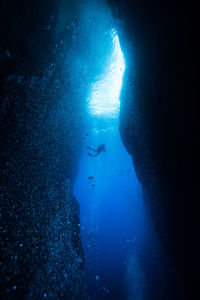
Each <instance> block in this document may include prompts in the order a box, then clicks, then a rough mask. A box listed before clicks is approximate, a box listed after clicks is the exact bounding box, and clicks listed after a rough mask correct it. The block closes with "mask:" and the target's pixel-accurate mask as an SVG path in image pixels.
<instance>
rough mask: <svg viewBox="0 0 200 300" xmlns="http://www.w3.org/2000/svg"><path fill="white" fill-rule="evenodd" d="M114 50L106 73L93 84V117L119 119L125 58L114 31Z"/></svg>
mask: <svg viewBox="0 0 200 300" xmlns="http://www.w3.org/2000/svg"><path fill="white" fill-rule="evenodd" d="M112 35H113V38H112V39H113V50H112V54H111V57H110V61H109V66H108V67H107V68H106V70H107V71H106V72H105V73H104V74H103V75H102V76H101V79H100V80H98V81H96V82H95V83H93V85H92V90H91V94H90V97H89V110H90V113H91V114H92V115H99V116H104V117H112V118H113V117H117V116H118V112H119V108H120V100H119V96H120V91H121V87H122V79H123V74H124V70H125V61H124V56H123V53H122V50H121V47H120V43H119V38H118V35H117V34H116V32H114V31H113V33H112Z"/></svg>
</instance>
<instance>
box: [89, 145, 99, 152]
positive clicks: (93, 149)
mask: <svg viewBox="0 0 200 300" xmlns="http://www.w3.org/2000/svg"><path fill="white" fill-rule="evenodd" d="M87 148H88V149H90V150H92V151H95V152H97V149H94V148H92V147H90V146H87Z"/></svg>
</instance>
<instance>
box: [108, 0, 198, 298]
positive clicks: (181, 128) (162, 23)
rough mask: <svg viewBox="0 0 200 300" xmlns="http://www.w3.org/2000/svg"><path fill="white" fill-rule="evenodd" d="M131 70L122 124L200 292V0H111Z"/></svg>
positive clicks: (157, 213)
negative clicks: (199, 132) (199, 10)
mask: <svg viewBox="0 0 200 300" xmlns="http://www.w3.org/2000/svg"><path fill="white" fill-rule="evenodd" d="M108 2H109V4H110V7H111V8H112V11H113V16H114V17H115V18H116V19H121V20H123V29H120V27H119V36H120V40H121V47H122V50H123V53H124V55H125V59H126V64H127V65H126V72H125V80H124V84H123V90H122V95H121V111H120V113H121V124H120V131H121V136H122V138H123V141H124V144H125V146H126V148H127V150H128V151H129V153H130V154H131V155H132V157H133V162H134V166H135V169H136V173H137V176H138V178H139V180H140V182H141V184H142V186H143V193H144V199H145V201H146V204H147V206H148V207H149V209H150V211H151V213H152V216H153V219H154V221H155V225H156V228H157V232H158V233H159V236H160V239H161V240H162V242H163V244H164V245H165V247H166V249H167V251H168V254H169V255H170V256H171V258H172V259H173V262H174V265H175V266H176V268H177V269H178V270H179V272H180V274H181V276H182V279H183V282H184V286H185V287H186V290H187V293H188V294H187V297H188V299H192V293H193V292H194V291H197V289H198V285H197V277H198V276H197V274H198V270H199V267H200V264H199V250H200V249H199V246H198V245H199V244H200V243H199V233H198V227H199V221H198V220H199V210H198V209H197V204H198V203H197V192H196V187H197V182H196V181H197V180H196V179H195V176H194V174H195V169H196V160H197V157H196V156H195V143H196V134H195V130H196V129H195V128H196V123H195V105H194V102H195V98H196V96H195V92H196V91H195V89H196V85H195V78H196V77H195V76H196V75H195V69H196V67H195V64H196V59H197V55H196V54H197V51H196V43H195V41H196V37H197V28H198V26H197V19H198V17H197V15H196V13H195V11H196V9H195V3H194V1H191V2H190V3H188V2H186V1H185V2H184V1H176V2H174V1H157V0H155V1H146V0H143V1H138V0H135V1H128V0H127V1H123V2H122V1H117V0H109V1H108Z"/></svg>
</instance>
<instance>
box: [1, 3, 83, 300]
mask: <svg viewBox="0 0 200 300" xmlns="http://www.w3.org/2000/svg"><path fill="white" fill-rule="evenodd" d="M73 18H75V2H74V4H72V3H71V4H70V2H69V1H67V2H66V1H61V2H60V3H59V5H57V3H56V1H52V2H51V5H50V4H49V1H28V2H27V1H20V2H18V3H16V2H15V1H2V2H1V21H0V22H1V42H0V65H1V73H0V75H1V76H0V77H1V83H0V85H1V90H0V96H1V103H0V119H1V121H0V122H1V129H0V137H1V152H0V168H1V182H0V195H1V275H0V282H1V288H0V289H1V295H2V299H43V298H48V299H70V300H71V299H85V298H86V297H87V296H86V295H85V290H86V289H85V281H84V271H83V264H84V258H83V252H82V247H81V243H80V224H79V206H78V202H77V200H76V199H74V197H73V194H72V186H73V182H74V178H75V175H76V170H77V167H78V160H79V153H80V149H81V142H80V141H81V134H82V132H81V130H82V128H83V126H82V125H83V123H82V114H83V110H84V108H83V104H81V103H80V101H79V100H80V97H79V93H77V91H75V90H74V78H75V77H76V74H73V73H72V72H71V65H70V60H69V59H67V58H68V57H69V56H70V55H73V51H74V46H73V42H72V35H73V32H74V30H75V26H74V25H73V26H72V22H73V20H74V19H73ZM67 26H68V27H67ZM80 85H81V83H80ZM81 108H82V111H81Z"/></svg>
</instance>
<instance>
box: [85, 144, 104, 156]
mask: <svg viewBox="0 0 200 300" xmlns="http://www.w3.org/2000/svg"><path fill="white" fill-rule="evenodd" d="M87 148H88V149H90V150H92V151H94V152H96V154H91V153H88V155H89V156H92V157H95V156H97V155H99V154H100V153H101V152H102V151H103V152H105V151H106V147H105V144H101V145H99V147H98V148H97V149H94V148H92V147H90V146H87Z"/></svg>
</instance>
